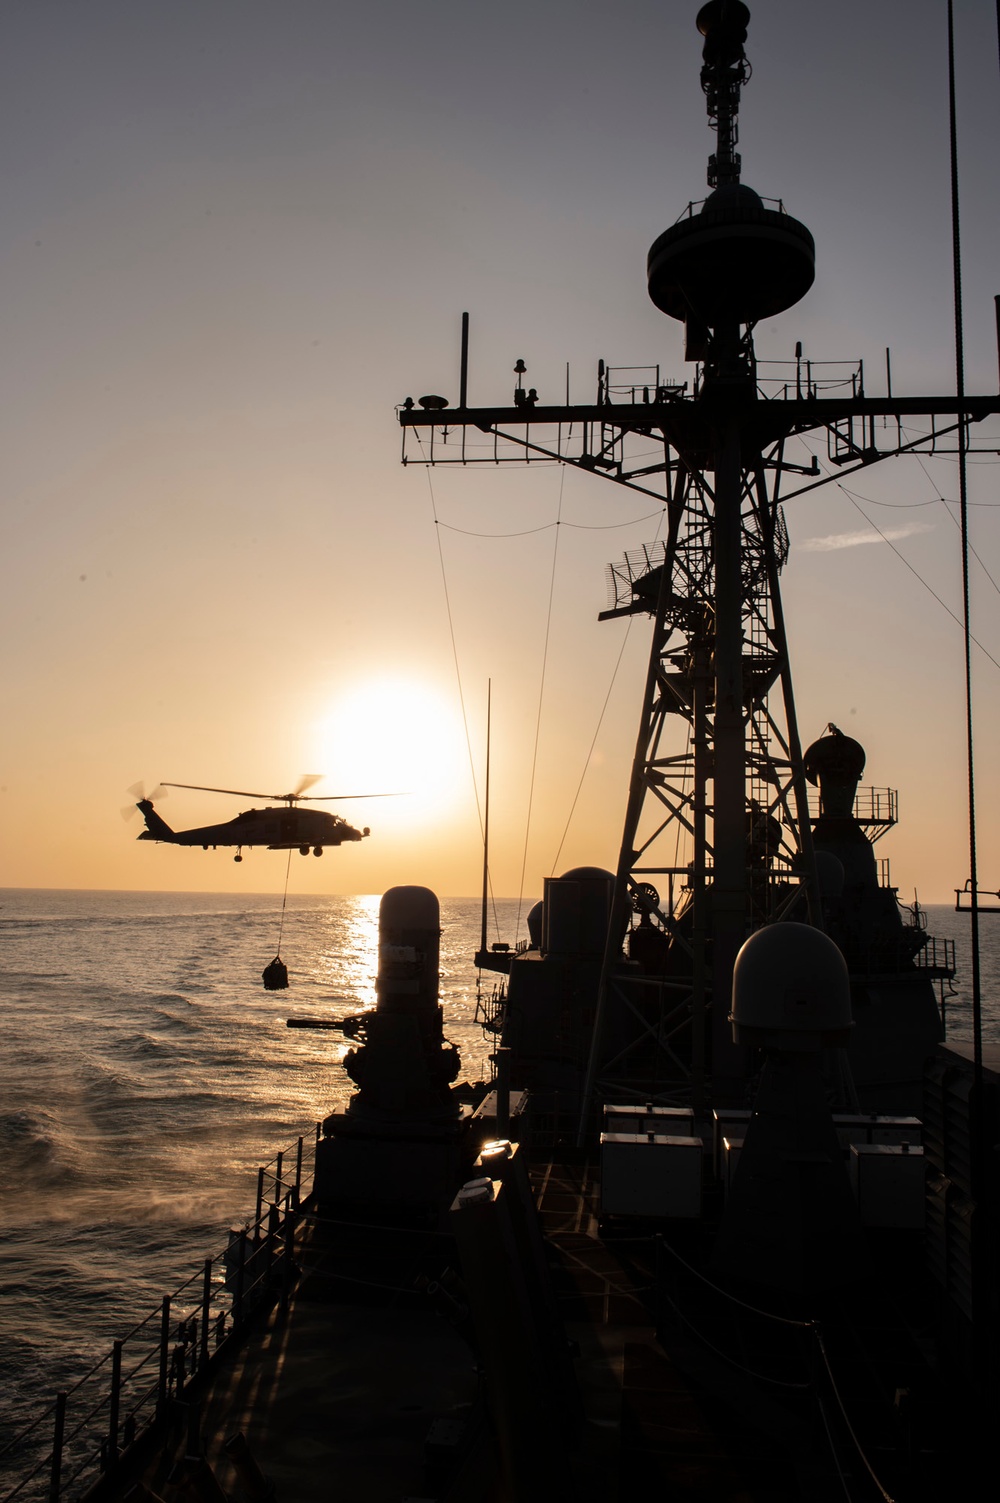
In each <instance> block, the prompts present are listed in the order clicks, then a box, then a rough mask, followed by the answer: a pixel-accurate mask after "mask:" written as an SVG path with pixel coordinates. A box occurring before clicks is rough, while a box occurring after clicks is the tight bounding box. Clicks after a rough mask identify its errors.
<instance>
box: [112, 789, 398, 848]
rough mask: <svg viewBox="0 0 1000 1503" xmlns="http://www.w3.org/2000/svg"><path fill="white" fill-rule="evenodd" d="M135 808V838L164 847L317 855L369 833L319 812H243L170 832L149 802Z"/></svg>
mask: <svg viewBox="0 0 1000 1503" xmlns="http://www.w3.org/2000/svg"><path fill="white" fill-rule="evenodd" d="M136 808H137V809H138V810H139V811H140V813H141V814H142V816H143V818H144V819H145V821H146V828H145V830H143V832H142V834H141V835H140V836H139V837H138V838H139V839H140V840H158V841H162V842H163V843H164V844H167V845H200V846H201V847H202V849H203V850H208V849H209V848H210V847H215V846H220V845H223V846H226V845H234V846H240V847H242V846H248V847H249V846H255V845H262V846H266V847H267V849H268V850H271V851H287V850H296V849H298V850H300V851H301V852H302V854H303V855H306V854H308V852H309V851H310V850H312V852H313V853H314V855H316V856H320V855H322V853H323V848H324V846H328V845H343V844H344V843H345V842H346V841H352V840H363V839H364V837H365V836H366V835H367V834H368V833H369V832H368V827H367V825H366V826H365V827H364V829H362V830H357V829H355V827H354V826H353V825H351V824H348V822H347V820H346V819H342V818H341V816H340V815H339V814H329V813H327V812H325V811H324V810H321V809H289V808H270V807H269V808H265V809H246V810H244V812H243V813H242V814H237V816H236V818H235V819H227V820H225V821H224V822H223V823H222V824H218V825H199V826H198V827H197V828H196V829H192V830H172V829H171V828H170V826H169V825H168V824H167V823H166V822H165V821H164V820H163V819H161V817H160V815H159V814H157V812H156V810H155V809H154V808H153V804H152V801H151V800H150V799H141V800H140V801H139V803H138V804H137V805H136Z"/></svg>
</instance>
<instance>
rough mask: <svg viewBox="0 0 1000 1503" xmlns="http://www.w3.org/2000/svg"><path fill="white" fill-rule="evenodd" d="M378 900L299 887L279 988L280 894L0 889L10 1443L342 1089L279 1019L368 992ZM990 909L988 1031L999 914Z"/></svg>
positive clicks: (955, 1017) (0, 1436) (462, 954)
mask: <svg viewBox="0 0 1000 1503" xmlns="http://www.w3.org/2000/svg"><path fill="white" fill-rule="evenodd" d="M378 901H379V900H378V898H377V897H359V898H331V897H301V896H300V897H297V898H293V899H290V900H289V909H288V912H287V913H286V916H285V923H284V937H283V940H282V944H281V951H282V955H283V957H284V959H285V961H286V963H287V965H288V967H289V972H290V981H291V985H290V988H289V990H288V991H286V992H277V993H270V992H266V991H265V990H264V989H263V986H262V983H261V979H260V972H261V970H262V969H263V967H264V965H265V964H266V963H267V962H268V961H269V960H270V959H271V957H272V956H273V955H274V952H275V947H276V941H277V935H278V922H279V915H278V910H277V906H276V903H275V899H274V897H273V895H270V896H266V895H249V896H246V897H243V896H238V895H233V894H225V895H217V894H204V893H189V894H184V893H113V892H75V891H74V892H46V891H39V890H30V891H29V890H26V891H16V890H5V891H0V936H2V947H0V1008H2V1016H3V1037H4V1048H3V1051H2V1063H0V1196H2V1204H3V1207H4V1212H3V1217H2V1220H0V1312H2V1313H0V1446H2V1445H3V1443H4V1440H5V1439H6V1437H8V1436H10V1435H11V1434H12V1433H13V1432H14V1431H15V1430H16V1429H18V1428H19V1427H20V1426H21V1424H23V1423H24V1422H25V1420H26V1419H28V1418H30V1417H31V1416H32V1415H33V1414H34V1413H35V1412H36V1411H38V1410H39V1409H41V1408H42V1407H44V1405H45V1404H47V1403H48V1402H49V1400H50V1399H51V1397H52V1396H53V1394H54V1393H55V1392H56V1391H57V1390H58V1389H59V1388H62V1387H65V1386H67V1385H68V1384H69V1383H71V1382H72V1381H74V1380H75V1379H76V1378H77V1377H78V1376H79V1375H80V1374H81V1373H82V1372H84V1371H85V1370H86V1369H87V1368H88V1367H89V1366H91V1365H92V1363H93V1362H94V1361H96V1360H97V1359H98V1358H99V1357H103V1356H104V1355H105V1353H106V1352H107V1351H108V1349H109V1347H110V1345H111V1342H112V1341H113V1340H114V1339H115V1337H117V1336H120V1335H122V1334H123V1333H124V1331H125V1330H126V1329H127V1328H128V1327H129V1326H131V1325H132V1324H133V1323H134V1322H136V1321H137V1320H139V1319H141V1318H142V1317H144V1316H145V1315H146V1314H148V1313H149V1312H150V1311H151V1310H152V1309H153V1307H154V1306H155V1305H156V1304H157V1303H158V1301H159V1299H160V1297H161V1296H162V1295H163V1294H164V1293H167V1292H169V1291H171V1290H172V1289H174V1288H175V1287H176V1286H177V1284H178V1283H179V1282H180V1280H181V1279H182V1278H184V1277H186V1276H187V1274H188V1273H190V1272H191V1271H192V1270H193V1269H194V1268H195V1267H196V1266H197V1264H198V1263H199V1261H200V1260H201V1259H202V1258H204V1257H205V1256H206V1255H209V1254H214V1253H216V1252H218V1251H219V1250H220V1249H221V1247H222V1246H224V1244H225V1240H226V1235H227V1232H228V1229H229V1227H230V1226H233V1225H238V1224H240V1223H241V1222H243V1221H245V1220H246V1219H247V1218H248V1216H249V1215H250V1213H251V1212H252V1210H253V1205H254V1196H255V1188H256V1169H257V1166H258V1165H259V1164H262V1163H265V1162H266V1161H268V1160H269V1159H271V1158H272V1157H273V1155H274V1153H275V1152H276V1151H277V1150H278V1149H283V1148H286V1147H288V1146H289V1145H290V1144H291V1143H292V1142H293V1141H294V1139H295V1137H296V1135H297V1134H299V1133H300V1132H305V1133H306V1134H311V1132H312V1130H313V1126H314V1124H315V1123H316V1121H317V1120H319V1119H320V1118H321V1117H323V1116H325V1115H326V1114H327V1113H328V1112H329V1111H330V1110H331V1109H332V1108H334V1107H336V1106H342V1105H345V1104H346V1101H347V1099H348V1097H349V1095H350V1094H351V1091H352V1090H353V1086H352V1083H351V1082H350V1080H349V1079H348V1077H347V1075H346V1073H345V1072H344V1070H343V1068H342V1065H341V1060H342V1058H343V1055H344V1053H345V1052H346V1050H347V1048H348V1047H349V1046H348V1045H347V1044H345V1043H344V1042H343V1041H342V1040H341V1038H340V1036H339V1035H337V1034H332V1033H329V1032H326V1033H324V1032H308V1031H305V1030H293V1029H289V1028H287V1027H286V1026H285V1020H286V1018H287V1017H289V1016H306V1017H316V1018H331V1017H337V1016H342V1015H344V1014H346V1013H352V1012H356V1011H359V1010H361V1009H362V1008H365V1007H368V1006H371V1005H373V1004H374V1001H375V991H374V982H375V971H376V966H377V923H378ZM498 906H499V928H500V933H501V935H502V937H504V938H506V939H512V938H513V937H514V934H513V930H514V919H515V913H516V905H514V904H502V905H498ZM524 908H525V905H522V910H521V911H522V914H523V912H524ZM928 919H929V924H928V927H929V930H930V932H932V933H934V934H936V935H938V936H940V937H947V938H952V939H954V940H955V942H956V947H957V951H958V961H959V967H960V974H959V978H958V980H957V983H956V987H957V990H956V994H955V995H954V996H952V997H951V998H950V999H949V1000H948V1004H947V1010H948V1018H949V1031H950V1032H951V1033H952V1035H953V1036H954V1037H956V1038H968V1037H969V1036H970V1034H971V999H970V980H969V976H970V972H969V965H968V926H969V920H968V917H967V916H965V915H957V914H955V913H954V912H953V911H951V910H950V909H947V908H941V907H938V908H930V909H929V910H928ZM981 924H982V931H983V993H984V998H985V1013H986V1022H985V1028H984V1036H985V1037H986V1038H987V1039H988V1040H989V1041H991V1042H994V1043H998V1042H1000V914H997V915H984V916H983V918H982V920H981ZM442 931H443V932H442V940H441V997H442V1003H443V1006H444V1012H445V1032H446V1034H447V1035H448V1037H449V1038H450V1039H451V1040H452V1041H453V1042H455V1043H457V1044H458V1045H459V1046H460V1048H461V1050H462V1058H463V1066H464V1068H463V1078H466V1079H469V1080H477V1079H479V1078H481V1077H482V1075H483V1072H484V1071H488V1054H489V1051H490V1049H491V1048H492V1047H493V1044H492V1041H490V1040H488V1039H485V1038H484V1037H483V1034H482V1032H481V1030H480V1028H479V1027H478V1025H477V1024H476V1022H475V1002H476V976H475V971H474V968H473V965H472V955H473V953H474V950H475V949H476V946H477V943H478V939H479V905H478V902H477V901H476V900H451V901H448V900H445V901H443V902H442ZM522 931H523V921H522ZM491 937H493V936H492V935H491ZM490 979H491V980H492V978H490Z"/></svg>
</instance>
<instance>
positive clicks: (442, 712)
mask: <svg viewBox="0 0 1000 1503" xmlns="http://www.w3.org/2000/svg"><path fill="white" fill-rule="evenodd" d="M318 732H319V745H318V751H319V757H320V759H321V763H322V765H323V766H324V767H325V768H326V769H327V778H326V781H327V783H328V784H330V785H331V786H335V788H336V791H337V792H338V793H341V794H345V795H346V794H352V795H353V794H367V793H371V794H398V795H399V797H397V798H393V799H392V801H391V802H392V819H393V824H394V825H395V826H396V827H397V828H398V827H400V826H406V825H409V826H411V827H412V826H416V825H421V824H424V823H425V822H427V821H429V820H434V819H443V818H445V817H447V815H448V814H449V813H450V812H452V811H453V810H454V809H455V808H456V806H457V804H458V802H459V801H460V800H461V798H462V797H463V796H464V794H465V793H466V792H467V790H468V787H469V771H468V763H467V756H466V751H465V737H464V732H463V730H462V725H461V721H460V719H459V717H458V715H457V714H456V713H455V711H454V710H453V709H452V707H451V706H450V705H449V704H448V702H447V701H446V700H445V698H444V697H443V695H442V694H441V693H440V691H438V690H436V689H433V688H429V687H428V686H427V685H425V684H420V683H416V682H414V681H413V680H412V679H378V680H376V681H373V682H368V683H366V684H363V685H360V686H359V687H357V688H355V689H353V690H350V691H348V692H346V693H345V694H343V695H341V696H340V697H339V698H338V700H337V702H336V705H335V707H334V709H333V710H332V711H331V712H330V714H329V715H328V716H326V717H325V719H324V720H323V721H322V722H321V724H320V726H319V727H318ZM387 802H389V801H388V800H387ZM361 810H363V811H364V812H363V814H362V813H361V812H360V811H361ZM344 812H345V813H346V814H347V816H348V818H351V812H350V810H349V809H345V810H344ZM355 812H356V813H357V815H358V818H364V819H366V820H367V819H368V818H369V817H370V813H369V810H368V808H367V806H366V805H365V804H364V803H362V802H361V801H360V800H359V806H358V810H357V811H355Z"/></svg>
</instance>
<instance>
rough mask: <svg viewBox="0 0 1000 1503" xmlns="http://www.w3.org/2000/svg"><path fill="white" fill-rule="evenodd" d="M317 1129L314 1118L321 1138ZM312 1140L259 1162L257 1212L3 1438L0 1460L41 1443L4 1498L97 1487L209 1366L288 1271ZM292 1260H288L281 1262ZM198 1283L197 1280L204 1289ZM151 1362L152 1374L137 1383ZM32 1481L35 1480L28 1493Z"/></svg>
mask: <svg viewBox="0 0 1000 1503" xmlns="http://www.w3.org/2000/svg"><path fill="white" fill-rule="evenodd" d="M319 1134H320V1126H319V1124H317V1126H316V1134H315V1139H314V1140H313V1141H314V1144H315V1142H316V1141H318V1139H319ZM305 1142H306V1138H305V1135H303V1136H300V1137H299V1138H298V1139H297V1140H296V1141H295V1143H294V1144H292V1145H291V1146H290V1147H289V1148H287V1149H282V1150H281V1151H280V1152H279V1153H277V1154H276V1155H275V1156H274V1158H272V1159H270V1160H269V1161H268V1162H267V1163H266V1164H264V1165H262V1166H260V1168H259V1169H258V1171H257V1202H256V1208H255V1212H254V1216H253V1218H252V1219H251V1220H250V1221H248V1222H246V1223H245V1224H244V1225H243V1226H242V1227H241V1228H240V1229H239V1230H238V1231H234V1232H231V1233H230V1238H229V1243H228V1245H227V1246H226V1248H225V1249H224V1250H223V1251H222V1252H221V1253H217V1254H216V1255H215V1256H214V1257H210V1258H205V1259H204V1260H203V1262H202V1263H201V1264H200V1265H199V1267H198V1268H197V1269H196V1270H195V1272H194V1273H192V1274H191V1275H190V1277H189V1278H187V1279H185V1280H184V1281H183V1283H181V1284H179V1285H178V1286H177V1288H176V1289H175V1290H174V1291H173V1293H172V1294H169V1295H165V1296H164V1298H163V1299H162V1301H161V1302H160V1304H159V1306H158V1307H157V1308H156V1309H155V1310H153V1311H151V1312H150V1313H149V1315H147V1316H145V1317H144V1319H142V1320H140V1321H139V1322H137V1324H136V1325H134V1326H133V1327H132V1328H131V1329H130V1330H129V1331H128V1332H127V1333H126V1334H125V1335H124V1336H122V1337H120V1338H119V1339H118V1340H117V1341H115V1343H114V1344H113V1346H112V1348H111V1351H110V1352H108V1353H107V1354H106V1355H105V1356H104V1357H102V1358H100V1360H99V1361H97V1362H95V1363H94V1365H93V1366H92V1367H91V1368H89V1369H88V1371H87V1372H85V1373H84V1374H83V1376H82V1377H80V1378H78V1379H77V1380H76V1382H74V1383H73V1384H72V1385H71V1386H70V1387H68V1388H66V1389H65V1390H63V1391H61V1392H60V1393H59V1394H57V1395H56V1398H55V1401H54V1403H52V1404H49V1405H48V1406H47V1407H46V1408H45V1409H44V1410H42V1411H41V1413H39V1414H38V1415H37V1416H36V1417H35V1418H34V1419H33V1420H31V1421H30V1422H29V1423H28V1424H27V1425H25V1426H24V1427H23V1429H21V1430H19V1431H18V1433H17V1434H16V1435H15V1436H14V1437H13V1438H12V1439H11V1440H10V1441H8V1442H7V1444H6V1445H4V1446H3V1447H0V1463H3V1462H4V1461H5V1460H7V1461H8V1462H10V1461H13V1460H14V1458H15V1457H17V1456H18V1455H20V1454H23V1453H24V1452H26V1451H29V1450H34V1451H35V1452H36V1454H35V1457H34V1460H33V1461H32V1462H31V1463H30V1464H29V1466H28V1468H27V1470H26V1471H25V1472H23V1473H22V1475H21V1476H20V1478H19V1479H18V1480H17V1481H15V1482H14V1483H13V1484H12V1485H10V1486H9V1487H8V1490H6V1491H4V1492H3V1493H0V1503H14V1500H15V1499H27V1498H30V1499H32V1500H33V1503H35V1500H37V1503H41V1500H43V1499H44V1500H46V1503H60V1500H61V1499H67V1498H68V1497H69V1496H70V1494H69V1493H68V1492H67V1489H69V1488H71V1487H73V1484H74V1483H76V1482H78V1481H79V1479H80V1478H81V1477H84V1475H87V1477H88V1482H87V1488H89V1487H92V1486H93V1485H94V1483H95V1482H96V1480H97V1477H98V1476H99V1475H100V1474H107V1473H109V1472H112V1471H113V1470H114V1469H115V1468H116V1467H117V1465H118V1464H119V1462H120V1461H121V1458H122V1456H123V1454H124V1453H125V1452H127V1451H128V1450H129V1449H130V1448H131V1446H132V1445H133V1444H134V1443H135V1442H136V1441H137V1440H138V1439H140V1438H141V1437H142V1436H143V1435H145V1434H147V1433H148V1432H149V1431H150V1429H151V1428H152V1426H153V1425H154V1424H155V1423H156V1422H157V1420H158V1419H160V1418H161V1417H162V1416H163V1415H164V1413H165V1411H166V1409H167V1406H168V1405H169V1404H170V1403H171V1402H172V1401H173V1400H175V1399H177V1398H180V1397H181V1396H182V1395H183V1394H184V1392H185V1391H186V1390H187V1387H188V1385H189V1384H190V1383H192V1382H193V1381H194V1380H195V1379H196V1378H197V1377H198V1376H199V1375H200V1374H202V1373H203V1372H205V1371H206V1369H207V1368H208V1367H209V1366H210V1365H211V1363H212V1362H213V1361H214V1359H215V1355H216V1353H217V1352H218V1350H219V1349H220V1347H221V1346H222V1345H223V1343H224V1342H226V1341H228V1340H229V1339H230V1338H231V1337H232V1336H233V1335H235V1334H237V1333H239V1332H240V1331H241V1330H242V1328H243V1327H244V1326H245V1325H246V1323H247V1322H248V1321H249V1320H250V1319H251V1318H252V1316H253V1315H254V1313H255V1311H256V1310H257V1309H258V1308H259V1307H260V1306H261V1304H262V1303H263V1302H264V1301H265V1300H266V1298H267V1296H268V1294H269V1293H270V1292H272V1291H273V1290H274V1289H275V1287H276V1282H277V1281H276V1279H275V1270H276V1268H281V1269H282V1271H283V1276H287V1274H288V1273H289V1272H290V1268H291V1263H290V1248H291V1236H292V1235H293V1233H294V1228H295V1224H296V1222H297V1220H298V1215H299V1206H300V1203H301V1201H302V1199H303V1198H304V1197H303V1195H302V1183H303V1158H304V1147H305ZM289 1162H290V1163H291V1165H292V1166H293V1167H292V1168H291V1169H290V1168H289V1167H288V1165H289ZM313 1167H314V1168H315V1158H314V1161H313ZM269 1171H273V1172H270V1173H269ZM286 1260H287V1261H288V1266H287V1267H284V1266H283V1265H284V1264H285V1261H286ZM194 1285H198V1286H200V1287H198V1288H197V1291H195V1290H194V1289H193V1288H192V1286H194ZM185 1296H186V1297H185ZM153 1321H158V1323H159V1329H158V1331H157V1332H156V1334H155V1335H153V1334H152V1333H150V1339H149V1341H148V1342H147V1343H146V1344H145V1345H143V1346H142V1347H141V1348H140V1350H139V1351H138V1352H135V1351H130V1352H129V1362H128V1364H127V1365H126V1363H125V1360H124V1356H125V1350H126V1347H127V1346H128V1345H129V1344H130V1343H132V1344H134V1343H135V1341H136V1338H137V1337H139V1336H140V1335H141V1334H142V1333H143V1332H144V1331H146V1330H147V1328H148V1327H149V1326H150V1324H151V1322H153ZM154 1362H155V1363H156V1369H155V1376H152V1375H150V1376H152V1381H147V1382H145V1383H139V1382H137V1380H138V1379H139V1378H140V1375H143V1374H145V1373H146V1372H147V1370H148V1368H149V1366H150V1364H152V1363H154ZM109 1365H110V1374H108V1371H107V1370H108V1367H109ZM103 1377H108V1378H109V1381H108V1385H107V1387H106V1388H105V1387H103V1386H100V1389H99V1392H98V1393H97V1395H96V1396H95V1397H93V1400H92V1402H90V1404H89V1407H86V1408H85V1409H84V1410H83V1412H82V1413H80V1412H76V1413H74V1414H73V1417H72V1420H71V1419H70V1418H69V1410H70V1401H71V1400H72V1399H74V1398H76V1397H78V1396H82V1395H83V1394H84V1391H85V1390H86V1394H87V1395H88V1396H90V1395H91V1394H92V1393H93V1390H94V1389H95V1388H98V1387H99V1385H101V1380H102V1378H103ZM83 1402H84V1403H86V1399H85V1398H84V1399H83ZM74 1407H76V1406H74ZM47 1425H51V1430H50V1432H49V1433H50V1434H51V1437H52V1439H51V1445H50V1446H49V1447H48V1448H46V1447H45V1444H44V1442H43V1439H42V1437H43V1435H44V1434H45V1427H46V1426H47ZM74 1442H80V1444H79V1445H74ZM74 1452H75V1453H76V1454H74ZM92 1474H93V1475H92ZM32 1483H34V1484H35V1486H34V1487H33V1488H32V1489H31V1491H30V1492H25V1489H26V1488H29V1486H30V1484H32ZM84 1490H85V1491H86V1489H84ZM77 1495H78V1496H79V1495H80V1494H77Z"/></svg>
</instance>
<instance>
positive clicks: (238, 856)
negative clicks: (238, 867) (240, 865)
mask: <svg viewBox="0 0 1000 1503" xmlns="http://www.w3.org/2000/svg"><path fill="white" fill-rule="evenodd" d="M233 860H234V861H242V860H243V852H242V850H239V851H237V852H236V855H235V856H234V857H233Z"/></svg>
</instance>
